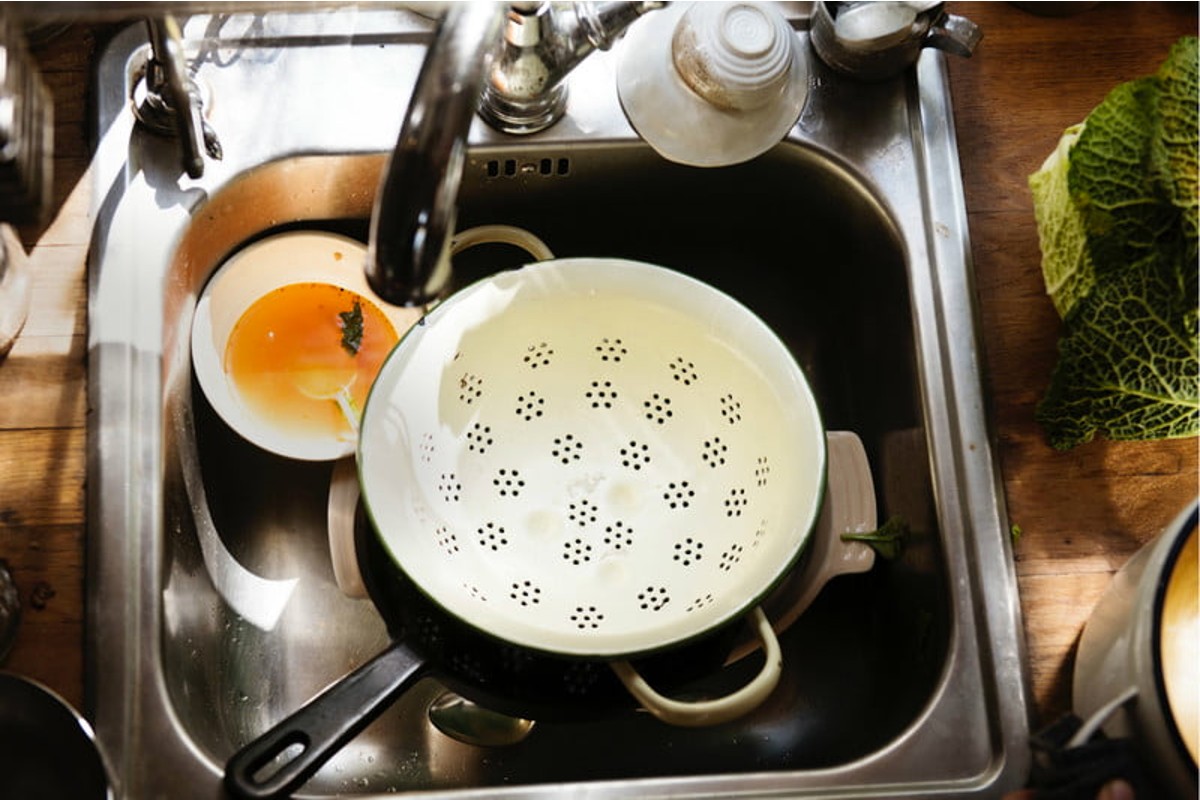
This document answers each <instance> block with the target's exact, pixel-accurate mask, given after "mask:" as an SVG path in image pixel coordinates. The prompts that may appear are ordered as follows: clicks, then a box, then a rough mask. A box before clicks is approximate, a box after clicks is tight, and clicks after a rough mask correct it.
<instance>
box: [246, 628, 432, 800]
mask: <svg viewBox="0 0 1200 800" xmlns="http://www.w3.org/2000/svg"><path fill="white" fill-rule="evenodd" d="M427 667H428V664H427V662H426V661H425V659H423V658H421V656H420V655H418V654H417V653H415V652H414V651H413V650H411V649H410V648H409V647H408V646H407V645H406V644H404V643H403V642H396V643H395V644H393V645H392V646H391V647H389V648H388V649H387V650H384V651H383V652H382V653H379V654H378V655H377V656H375V657H374V658H372V659H371V660H370V661H368V662H367V663H366V664H363V665H362V666H361V667H359V668H358V669H356V670H355V671H354V672H352V673H350V674H349V675H347V676H346V677H344V678H342V679H341V680H339V681H337V682H336V683H334V684H333V685H331V686H330V687H328V688H327V689H325V690H324V691H322V692H321V693H320V694H318V695H317V696H316V697H314V698H312V699H311V700H309V701H308V702H307V703H305V704H304V705H303V706H301V707H300V709H299V710H298V711H296V712H295V713H294V714H292V715H291V716H290V717H288V718H287V719H285V720H283V721H282V722H280V723H279V724H278V725H276V726H275V727H273V728H271V729H270V730H269V731H267V732H266V733H264V734H263V735H262V736H260V737H258V738H257V739H255V740H254V741H252V742H250V743H249V744H248V745H246V746H245V747H243V748H242V749H241V750H239V751H238V752H237V753H235V754H234V755H233V757H232V758H230V759H229V761H228V762H226V764H225V788H226V790H228V792H229V794H230V795H232V796H233V797H238V798H248V799H249V800H265V799H266V798H274V797H285V796H289V795H290V794H291V793H292V792H293V791H295V790H296V789H298V788H299V787H300V786H301V785H302V784H303V783H304V782H305V781H307V780H308V779H309V778H311V777H312V776H313V774H314V773H315V772H316V771H317V770H318V769H320V768H321V767H322V765H324V764H325V762H326V761H328V760H329V758H330V757H331V756H333V755H334V754H335V753H336V752H337V751H338V750H339V749H340V748H341V747H342V745H344V744H346V742H348V741H350V740H351V739H352V738H354V736H355V735H357V734H358V733H359V732H360V731H361V730H362V729H363V728H365V727H367V725H368V724H370V723H371V722H372V721H373V720H375V718H376V717H378V716H379V715H380V714H381V713H383V711H384V709H386V708H387V707H388V705H389V704H390V703H391V701H392V700H393V699H395V698H396V697H397V696H398V695H399V694H400V693H401V692H402V691H404V690H405V689H407V688H408V687H409V686H410V685H412V684H413V683H414V682H415V681H416V680H417V679H418V678H419V677H420V676H421V675H422V674H423V673H424V672H425V671H426V669H427ZM297 747H298V748H299V752H297V753H296V754H295V755H291V754H292V751H293V750H294V749H296V748H297ZM288 756H291V758H290V759H288V760H286V761H284V763H283V764H282V765H281V766H278V767H274V768H273V767H272V762H273V761H276V760H277V759H284V758H287V757H288Z"/></svg>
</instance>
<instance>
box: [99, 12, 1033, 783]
mask: <svg viewBox="0 0 1200 800" xmlns="http://www.w3.org/2000/svg"><path fill="white" fill-rule="evenodd" d="M787 10H788V12H789V14H790V15H791V17H792V18H793V20H794V25H795V27H796V29H797V35H798V36H801V37H803V38H805V39H806V38H807V32H806V31H807V15H806V9H805V7H804V6H803V4H800V5H794V4H789V5H788V6H787ZM429 31H430V23H429V21H428V20H427V19H425V18H423V17H421V16H419V15H416V14H412V13H408V12H406V11H403V10H397V9H392V8H388V7H376V8H374V9H363V8H359V9H357V10H340V11H329V12H319V13H304V14H285V13H275V12H273V13H269V14H266V15H259V16H252V15H249V14H236V15H222V16H213V17H207V16H202V17H194V18H192V19H190V20H189V21H188V23H187V25H186V27H185V34H186V36H187V39H188V50H189V54H190V55H192V56H193V57H195V58H196V59H197V65H198V69H197V79H198V82H199V83H200V84H201V86H202V87H203V88H204V89H205V90H206V92H207V93H208V95H209V102H208V104H207V106H208V108H209V109H210V110H211V113H210V120H211V123H212V125H213V127H214V128H215V129H216V131H217V133H218V135H219V136H220V137H221V140H222V143H223V146H224V150H225V153H226V156H225V159H224V160H223V161H221V162H209V164H208V168H207V172H206V175H205V177H203V178H202V179H200V180H196V181H193V180H190V179H188V178H187V177H185V176H183V174H182V170H181V168H180V166H179V159H178V157H177V156H176V151H175V145H174V143H173V142H171V141H170V140H166V139H161V138H158V137H156V136H153V135H150V134H147V133H144V132H142V131H141V130H140V129H137V128H136V127H135V126H134V125H133V124H132V121H131V115H130V111H129V103H128V98H129V96H130V92H131V82H132V81H133V80H134V79H135V76H136V74H137V71H138V67H139V65H140V64H141V63H142V62H143V61H144V59H145V55H146V48H145V45H144V41H143V40H144V34H143V29H142V28H141V27H140V26H135V27H132V28H130V29H129V30H127V31H126V32H124V33H122V34H120V35H118V36H117V37H116V38H115V39H114V40H113V42H112V43H111V45H110V46H109V48H108V49H107V51H106V52H105V54H104V56H103V58H102V60H101V62H100V67H99V73H98V92H99V102H98V112H97V113H98V136H99V145H98V148H97V154H96V160H95V164H94V174H95V175H96V176H97V177H98V180H97V183H96V191H97V198H96V200H97V208H98V215H97V216H98V223H97V228H96V233H95V241H94V247H93V252H92V259H91V269H90V282H91V285H90V298H89V303H90V342H89V354H90V356H89V369H90V386H91V407H92V416H91V425H90V434H91V439H90V449H89V454H90V461H89V480H88V486H89V515H88V516H89V531H88V548H89V552H88V564H89V567H88V618H89V628H88V630H89V636H88V649H87V653H88V660H87V667H88V678H89V711H90V716H91V718H92V719H93V721H94V723H95V727H96V730H97V733H98V736H99V740H100V742H101V745H102V747H103V748H104V750H105V751H106V754H107V756H108V758H109V759H110V761H111V763H112V765H113V768H114V771H115V773H116V775H115V777H116V780H117V784H118V790H119V793H120V794H121V795H122V796H128V797H137V798H142V797H170V798H179V797H196V798H216V797H222V796H223V790H222V788H221V773H222V770H223V765H224V761H225V760H226V759H227V758H228V757H229V756H230V755H231V754H232V753H233V752H234V751H235V750H236V749H237V748H238V747H240V746H241V745H242V744H244V743H245V742H247V741H249V740H250V739H252V738H254V737H255V736H256V735H258V734H259V733H261V732H263V731H264V730H266V729H267V728H268V727H269V726H270V725H271V724H272V723H273V722H275V721H277V720H278V719H280V718H281V717H282V716H284V715H285V714H287V713H289V712H290V711H292V710H294V709H295V708H296V707H298V706H299V705H300V704H301V703H303V702H304V701H305V700H306V699H307V698H308V697H310V696H311V695H313V694H314V693H316V692H317V691H318V690H320V689H321V688H322V687H323V686H325V685H326V684H328V683H330V682H332V681H334V680H336V679H338V678H339V677H341V676H342V675H343V674H345V673H346V672H348V671H349V670H350V669H351V668H353V667H354V666H356V665H357V664H359V663H362V662H363V661H365V660H366V659H367V658H369V657H370V656H371V655H373V654H374V653H375V652H376V651H378V650H379V649H382V648H383V647H384V646H385V644H386V642H387V632H386V630H385V629H384V626H383V623H382V621H381V620H380V618H379V616H378V615H377V613H376V612H375V610H374V608H373V607H372V605H371V604H370V602H369V601H366V600H361V599H359V600H356V599H351V598H348V597H346V596H345V595H343V594H342V592H341V591H340V590H339V589H338V587H337V585H336V583H335V580H334V575H333V570H332V566H331V562H330V556H329V552H328V547H327V542H326V507H327V497H328V493H329V486H330V479H331V473H332V471H333V465H330V464H320V463H318V464H313V463H303V462H295V461H289V460H286V459H283V458H280V457H277V456H273V455H270V454H268V453H265V452H263V451H260V450H258V449H256V448H255V447H254V446H253V445H251V444H249V443H247V442H245V441H244V440H242V439H240V438H239V437H238V436H237V434H235V433H233V432H232V431H231V430H230V429H229V428H227V427H226V426H225V425H224V423H223V422H221V420H220V418H219V417H217V415H216V414H215V413H214V412H213V411H212V409H211V408H210V407H209V406H208V404H207V401H206V400H205V398H204V395H203V393H202V392H200V390H199V389H198V387H197V385H196V384H195V381H194V379H193V377H192V375H191V362H190V357H189V351H188V342H189V334H188V332H189V325H190V321H191V313H192V310H193V306H194V304H195V302H196V298H197V295H198V293H199V292H200V290H201V289H202V287H203V286H204V283H205V281H206V279H207V278H208V277H209V276H210V275H211V273H212V272H213V271H214V270H215V269H216V268H217V267H218V266H219V265H220V264H221V263H222V262H223V261H224V259H225V258H227V257H228V256H229V255H230V254H231V253H233V252H235V251H236V250H237V249H238V248H239V247H242V246H244V245H245V244H247V243H249V242H251V241H254V240H255V239H257V238H260V237H262V236H264V235H268V234H270V233H273V232H276V231H280V230H286V229H293V228H306V229H323V230H333V231H338V232H341V233H344V234H348V235H350V236H354V237H357V238H360V239H363V240H365V238H366V235H367V226H368V218H369V215H370V207H371V202H372V199H373V197H374V194H375V191H376V189H377V184H378V181H379V176H380V172H381V170H382V167H383V164H384V158H385V156H384V153H385V152H386V151H388V150H390V148H391V146H392V144H393V143H394V140H395V136H396V132H397V131H398V129H399V124H400V120H401V117H402V111H403V104H404V103H405V102H406V100H407V97H408V95H409V93H410V92H411V88H412V84H413V81H414V79H415V75H416V71H417V69H418V67H419V65H420V62H421V58H422V55H423V50H424V47H425V45H426V44H427V41H428V36H429ZM616 52H619V45H618V48H617V51H614V53H606V54H600V55H597V56H594V57H593V58H592V59H591V60H590V61H589V62H587V63H585V65H584V66H583V67H581V68H580V69H579V70H578V71H577V72H576V73H575V74H574V75H573V76H572V78H571V95H572V98H571V105H570V110H569V112H568V116H567V117H566V118H565V119H564V120H563V121H562V122H561V123H559V124H558V125H557V126H555V127H554V128H552V129H551V130H549V131H546V132H545V133H542V134H538V135H535V136H532V137H528V138H512V137H505V136H502V135H500V134H496V133H494V132H492V131H490V130H489V129H487V128H486V126H484V125H483V124H482V123H477V124H476V126H475V129H474V130H473V131H472V136H471V150H470V154H469V159H468V165H467V172H466V176H465V179H464V187H463V189H462V192H461V197H460V217H459V227H460V228H466V227H469V226H472V225H475V224H483V223H504V224H510V225H518V226H521V227H524V228H526V229H528V230H530V231H532V232H534V233H535V234H537V235H538V236H540V237H541V238H542V239H544V240H545V241H546V243H547V244H548V245H549V246H550V247H551V248H552V249H553V250H554V251H555V253H556V255H560V256H576V255H592V256H621V257H628V258H634V259H639V260H643V261H649V262H654V263H658V264H662V265H664V266H669V267H674V268H677V269H680V270H683V271H685V272H689V273H691V274H694V275H696V276H698V277H700V278H702V279H704V280H706V281H708V282H710V283H712V284H714V285H716V286H718V287H720V288H722V289H724V290H726V291H727V292H729V293H731V294H733V295H734V296H736V297H738V298H739V299H741V300H742V301H743V302H744V303H746V304H747V305H749V306H750V307H751V308H753V309H754V310H756V311H757V312H758V313H759V314H760V315H761V316H762V317H763V319H764V320H765V321H766V322H767V323H769V324H770V325H771V326H772V327H773V328H774V329H775V330H776V331H777V332H778V333H779V334H780V335H781V336H782V337H783V338H784V339H785V340H786V341H787V342H788V343H789V345H790V346H791V347H792V349H793V351H794V353H795V354H796V356H797V358H798V359H799V361H800V362H801V363H802V365H803V366H804V367H805V369H806V370H807V372H808V375H809V376H810V378H811V380H812V383H813V386H814V389H815V391H816V393H817V397H818V400H819V403H820V406H821V410H822V413H823V415H824V418H825V421H826V423H827V425H828V426H829V427H830V428H831V429H841V430H850V431H854V432H856V433H857V434H858V435H859V436H860V437H861V438H862V440H863V441H864V443H865V444H866V448H867V452H868V456H869V459H870V461H871V465H872V471H873V474H874V477H875V480H876V485H877V495H878V497H877V501H878V505H879V509H880V518H881V519H884V518H886V517H888V516H892V515H901V516H902V517H904V518H905V519H906V520H907V521H908V522H909V524H910V526H911V527H912V529H913V535H912V537H911V539H910V541H909V543H908V547H907V549H906V550H905V552H904V554H903V556H902V558H900V559H899V560H896V561H892V562H884V561H882V560H881V561H878V562H877V564H876V566H875V568H874V569H873V570H872V571H871V572H870V573H867V574H864V575H855V576H845V577H841V578H838V579H837V580H835V581H834V582H832V583H831V584H830V585H829V586H828V587H827V588H826V589H825V591H824V592H823V593H822V594H821V595H820V597H819V598H818V600H817V602H816V604H815V605H814V606H813V607H812V608H811V609H810V610H809V611H808V612H807V613H806V614H804V615H803V616H802V617H801V618H800V619H799V620H798V621H797V622H796V624H795V625H794V626H792V627H791V628H790V629H789V630H788V631H787V632H786V633H785V635H784V637H783V638H784V647H785V651H786V655H785V663H786V665H787V670H786V674H785V677H784V680H783V682H782V685H781V686H780V688H779V689H778V690H777V691H776V692H775V693H774V694H773V695H772V697H771V698H770V699H769V700H768V702H767V703H766V704H765V705H764V706H763V707H762V708H761V709H759V710H758V711H757V712H755V713H753V714H752V715H750V716H749V717H747V718H746V719H744V720H742V721H740V722H737V723H731V724H728V725H723V726H719V727H716V728H710V729H699V730H697V729H676V728H671V727H668V726H666V725H664V724H662V723H659V722H657V721H656V720H654V719H653V718H651V717H650V716H649V715H647V714H644V713H637V712H633V711H629V712H623V711H618V712H615V713H614V715H613V716H612V717H611V718H608V719H604V720H602V721H589V722H577V723H554V724H550V723H542V724H539V726H538V727H537V728H536V729H535V732H534V734H533V735H532V736H531V737H530V738H528V739H527V740H526V741H524V742H522V743H521V744H518V745H513V746H510V747H504V748H482V747H475V746H469V745H465V744H461V743H459V742H456V741H454V740H452V739H450V738H448V737H446V736H445V735H443V734H441V733H440V732H438V731H437V730H436V729H434V728H433V727H432V726H431V725H430V724H429V722H428V719H427V714H426V709H427V707H428V705H429V703H430V702H431V701H432V700H433V699H434V697H435V696H436V695H437V694H438V693H439V691H440V687H439V686H438V685H437V684H436V683H434V682H433V681H431V680H427V681H425V682H424V683H422V684H421V685H420V686H419V687H418V688H417V689H416V690H414V691H412V692H410V693H408V694H407V695H406V696H404V697H403V698H402V699H401V700H400V701H399V702H398V703H397V704H396V705H395V706H394V707H393V708H391V709H389V710H388V711H387V712H386V713H385V714H384V716H383V717H382V718H381V719H380V720H378V721H377V722H375V723H374V724H372V725H371V726H370V727H368V728H367V729H366V731H364V732H363V733H362V734H360V735H359V736H358V737H357V738H356V739H355V740H354V741H353V742H352V743H351V744H350V745H349V746H348V747H346V748H345V749H344V750H343V751H342V752H340V753H339V754H338V755H337V756H336V757H335V758H334V759H333V760H332V761H331V762H330V763H329V764H328V765H327V766H326V767H325V768H323V769H322V770H321V771H320V772H319V773H318V774H317V775H316V776H315V777H314V778H313V779H312V780H311V781H310V782H309V784H308V785H307V786H306V787H305V789H304V792H305V793H306V794H311V795H312V796H318V797H319V796H330V795H363V796H369V795H377V794H387V793H391V792H409V791H424V792H429V793H432V794H433V795H435V796H443V795H442V794H440V793H439V792H444V793H445V794H446V795H447V796H472V797H481V796H488V797H493V796H514V797H516V796H520V797H526V796H531V797H561V796H563V795H564V794H572V795H579V796H588V797H625V796H628V797H655V796H672V797H705V796H714V795H737V796H742V797H757V796H771V797H780V796H789V797H790V796H794V797H810V796H814V797H815V796H829V795H837V796H839V797H862V798H868V797H869V798H880V797H891V796H921V797H933V796H938V797H942V796H944V797H968V796H996V795H999V794H1000V793H1002V792H1003V791H1005V790H1008V789H1012V788H1015V787H1017V786H1020V785H1021V784H1022V783H1023V781H1024V779H1025V777H1026V773H1027V771H1028V767H1029V754H1028V747H1027V736H1028V727H1027V702H1028V696H1027V688H1026V680H1025V667H1024V653H1023V642H1022V632H1021V625H1020V617H1019V605H1018V601H1017V592H1016V581H1015V575H1014V571H1013V566H1012V558H1011V551H1010V547H1009V541H1008V524H1007V519H1006V516H1005V511H1004V507H1003V497H1002V495H1001V494H1000V493H999V490H998V480H997V478H998V475H997V472H996V465H995V462H994V458H993V452H992V448H991V443H990V438H989V431H988V428H987V424H986V422H987V421H986V416H985V413H984V401H983V398H982V396H981V388H980V379H979V368H980V359H979V349H978V341H977V338H976V335H975V324H976V314H975V297H974V293H973V289H972V283H971V281H972V276H971V265H970V257H969V247H968V240H967V229H966V217H965V212H964V205H963V198H962V192H961V185H960V179H959V174H958V162H957V152H956V149H955V142H954V130H953V124H952V118H951V103H950V97H949V94H948V85H947V77H946V72H945V68H944V64H943V60H942V56H941V55H940V54H939V53H936V52H930V53H928V54H927V55H925V56H923V58H922V60H921V62H920V63H919V65H918V66H917V68H916V69H915V70H914V71H912V73H911V74H908V75H906V76H904V77H903V78H898V79H896V80H894V81H891V82H886V83H882V84H875V85H858V84H854V83H851V82H848V81H846V80H844V79H841V78H838V77H836V76H834V75H832V74H830V73H828V72H826V71H825V70H824V69H823V68H822V67H821V66H820V65H819V64H818V63H816V62H814V64H813V77H812V83H811V92H810V99H809V102H808V106H807V108H806V110H805V112H804V114H803V116H802V118H801V120H800V122H799V124H798V125H797V126H796V128H795V129H794V130H793V131H792V134H791V135H790V136H789V138H788V139H787V140H786V141H785V142H783V143H781V144H780V145H779V146H778V147H776V148H775V149H773V150H772V151H770V152H769V153H768V154H766V155H765V156H763V157H761V158H760V159H758V160H756V161H753V162H750V163H748V164H745V165H741V166H737V167H729V168H723V169H716V170H697V169H692V168H685V167H680V166H677V165H672V164H669V163H667V162H665V161H663V160H662V159H661V158H659V157H658V156H657V155H656V154H655V153H654V152H653V151H651V150H650V149H649V148H648V147H646V146H645V145H644V144H642V143H641V142H640V141H638V140H637V138H636V137H635V136H634V135H633V133H632V132H631V130H630V129H629V127H628V125H627V123H626V122H625V120H624V117H623V115H622V114H621V111H620V106H619V103H618V101H617V98H616V90H615V84H614V80H613V70H614V67H615V63H616V58H617V55H616ZM521 261H522V259H521V254H520V253H517V252H515V251H509V250H507V249H506V248H504V247H491V248H480V249H477V250H473V251H470V252H469V253H466V254H464V255H463V256H461V257H459V259H458V260H457V261H456V274H457V279H458V280H459V281H460V282H465V281H469V280H472V279H473V278H474V277H477V276H479V275H482V274H486V273H487V272H489V271H494V270H497V269H502V268H507V267H511V266H516V265H518V264H519V263H521ZM755 666H756V664H755V659H754V657H749V658H747V659H745V660H743V661H742V662H739V663H738V664H735V665H734V666H733V667H731V668H729V669H728V670H727V673H728V674H723V675H721V676H718V677H717V680H719V681H725V680H728V681H736V680H738V679H740V678H741V677H742V673H743V672H747V671H749V670H751V669H753V668H754V667H755Z"/></svg>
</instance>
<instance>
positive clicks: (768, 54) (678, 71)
mask: <svg viewBox="0 0 1200 800" xmlns="http://www.w3.org/2000/svg"><path fill="white" fill-rule="evenodd" d="M627 38H628V41H627V42H625V44H624V45H623V46H622V48H621V56H620V61H619V63H618V65H617V89H618V94H619V96H620V100H621V107H622V109H623V110H624V111H625V116H626V118H628V120H629V123H630V125H632V126H633V128H634V129H635V130H636V131H637V132H638V134H640V135H641V137H642V138H643V139H645V140H646V142H647V143H648V144H649V145H650V146H651V147H653V148H654V149H655V150H656V151H657V152H658V153H659V154H660V155H662V156H663V157H664V158H666V159H668V160H670V161H674V162H677V163H680V164H687V165H690V166H696V167H720V166H727V165H731V164H738V163H741V162H744V161H749V160H750V159H752V158H755V157H757V156H759V155H761V154H762V153H765V152H766V151H767V150H769V149H771V148H772V147H774V146H775V145H776V144H778V143H779V142H780V141H782V139H783V138H784V137H785V136H786V135H787V133H788V131H789V130H791V128H792V126H793V125H795V124H796V121H797V120H798V119H799V117H800V112H801V111H802V110H803V108H804V103H805V100H806V99H807V97H808V64H807V62H806V61H805V57H804V54H803V52H802V51H801V48H800V40H799V38H798V37H797V35H796V33H795V32H794V31H793V30H792V29H791V26H790V25H789V24H788V21H787V19H786V18H785V17H784V16H783V14H782V13H781V12H780V11H779V10H778V9H777V8H775V6H774V5H772V4H768V3H756V2H731V3H675V4H673V5H671V6H669V7H668V8H666V9H664V10H662V11H657V12H655V13H654V14H650V15H649V16H647V17H646V18H645V19H643V20H641V21H639V22H638V24H637V25H634V26H633V27H632V28H630V31H629V33H628V34H627Z"/></svg>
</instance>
